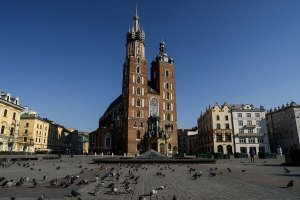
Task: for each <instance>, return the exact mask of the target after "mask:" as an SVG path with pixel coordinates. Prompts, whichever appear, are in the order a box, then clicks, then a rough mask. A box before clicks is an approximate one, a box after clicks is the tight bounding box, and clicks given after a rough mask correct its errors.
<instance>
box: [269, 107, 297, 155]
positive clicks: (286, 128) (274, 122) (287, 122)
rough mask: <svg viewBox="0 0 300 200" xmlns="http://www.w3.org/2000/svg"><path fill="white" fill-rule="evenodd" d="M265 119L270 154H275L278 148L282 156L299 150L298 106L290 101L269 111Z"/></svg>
mask: <svg viewBox="0 0 300 200" xmlns="http://www.w3.org/2000/svg"><path fill="white" fill-rule="evenodd" d="M266 119H267V128H268V134H269V141H270V148H271V151H272V152H277V148H279V147H281V149H282V153H283V154H286V153H288V151H289V150H290V149H300V105H298V104H297V103H295V102H293V101H292V102H291V103H290V104H289V103H287V104H286V105H282V106H278V107H277V108H274V109H270V110H269V111H268V112H267V114H266Z"/></svg>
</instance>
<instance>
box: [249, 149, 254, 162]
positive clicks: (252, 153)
mask: <svg viewBox="0 0 300 200" xmlns="http://www.w3.org/2000/svg"><path fill="white" fill-rule="evenodd" d="M249 154H250V158H251V163H254V155H255V151H254V149H252V148H251V149H250V151H249Z"/></svg>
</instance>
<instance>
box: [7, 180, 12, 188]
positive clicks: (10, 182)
mask: <svg viewBox="0 0 300 200" xmlns="http://www.w3.org/2000/svg"><path fill="white" fill-rule="evenodd" d="M13 181H14V180H10V181H8V182H7V183H6V185H5V186H6V187H10V186H12V185H13Z"/></svg>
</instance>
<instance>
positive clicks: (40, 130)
mask: <svg viewBox="0 0 300 200" xmlns="http://www.w3.org/2000/svg"><path fill="white" fill-rule="evenodd" d="M86 143H88V139H87V136H86V135H85V136H84V134H79V133H78V131H77V130H76V129H67V128H65V127H64V126H62V125H60V124H57V123H55V122H54V121H52V120H49V119H47V118H42V117H40V116H39V115H38V113H37V112H35V111H32V110H29V109H28V108H27V107H22V106H20V100H19V98H18V97H12V96H11V94H10V93H6V92H3V91H1V90H0V153H24V152H26V153H36V152H52V153H61V154H62V153H76V154H77V153H80V154H82V153H87V152H88V147H86V146H87V145H86ZM80 145H81V146H80ZM80 147H81V148H80Z"/></svg>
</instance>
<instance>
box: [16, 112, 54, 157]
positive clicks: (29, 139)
mask: <svg viewBox="0 0 300 200" xmlns="http://www.w3.org/2000/svg"><path fill="white" fill-rule="evenodd" d="M49 124H50V121H49V120H47V119H43V118H40V117H39V116H38V115H37V113H36V112H32V111H28V110H27V111H26V112H25V113H23V114H22V115H21V125H20V140H19V143H20V151H23V152H28V153H35V152H36V151H37V150H38V151H40V150H46V149H48V135H49Z"/></svg>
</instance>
